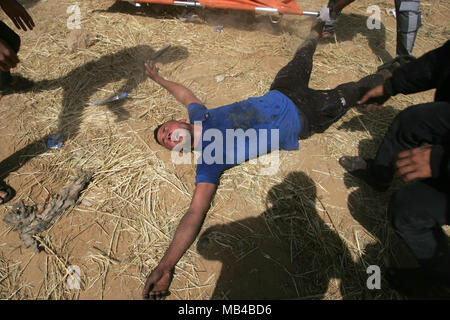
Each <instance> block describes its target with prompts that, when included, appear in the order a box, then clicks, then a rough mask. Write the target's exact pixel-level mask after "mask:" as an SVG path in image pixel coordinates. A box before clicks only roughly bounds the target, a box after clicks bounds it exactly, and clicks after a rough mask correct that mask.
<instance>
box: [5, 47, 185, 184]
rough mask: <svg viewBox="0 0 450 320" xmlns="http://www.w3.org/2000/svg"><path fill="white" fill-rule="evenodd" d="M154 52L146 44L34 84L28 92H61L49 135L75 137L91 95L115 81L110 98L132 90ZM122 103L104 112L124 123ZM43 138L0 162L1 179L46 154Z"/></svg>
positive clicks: (165, 59) (165, 58)
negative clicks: (55, 119)
mask: <svg viewBox="0 0 450 320" xmlns="http://www.w3.org/2000/svg"><path fill="white" fill-rule="evenodd" d="M154 53H155V50H153V49H152V48H151V47H150V46H148V45H139V46H135V47H130V48H126V49H122V50H120V51H118V52H116V53H111V54H108V55H104V56H102V57H100V58H99V59H97V60H93V61H90V62H88V63H86V64H84V65H82V66H80V67H78V68H75V69H73V70H72V71H70V72H69V73H67V74H66V75H65V76H63V77H61V78H58V79H52V80H42V81H39V82H36V83H35V85H34V87H33V88H32V89H31V90H33V91H36V92H39V91H46V90H54V89H58V88H61V89H62V90H63V93H62V96H63V97H62V107H61V111H60V113H59V116H58V123H57V128H55V129H54V130H53V132H52V133H61V134H63V136H64V140H68V139H71V138H73V137H74V136H76V135H77V134H78V131H79V129H80V124H81V117H82V113H83V110H84V108H85V107H86V106H88V105H89V104H90V101H89V99H90V98H91V96H92V95H93V94H94V93H96V92H97V91H98V90H99V89H101V88H102V87H104V86H105V85H107V84H109V83H114V82H119V81H122V82H123V84H122V85H121V86H120V87H118V88H117V89H116V90H115V91H116V92H115V93H114V94H112V95H111V96H114V95H115V94H120V93H123V92H130V91H132V90H133V89H135V88H136V87H137V86H138V85H139V84H140V83H142V82H144V81H146V76H145V74H144V62H145V61H147V60H148V59H150V58H151V57H152V55H153V54H154ZM187 56H188V51H187V49H186V48H185V47H182V46H173V47H170V48H168V49H167V50H166V51H165V52H164V54H163V55H161V56H160V57H158V58H157V59H155V60H154V61H156V62H158V63H162V64H165V63H170V62H173V61H177V60H180V59H185V58H187ZM124 103H125V100H118V101H114V102H110V103H108V104H107V107H108V109H109V110H110V111H111V112H112V113H113V114H114V115H115V116H116V121H124V120H127V119H128V118H129V117H130V113H129V112H128V110H126V109H125V108H124V107H123V105H124ZM47 138H48V136H43V137H42V138H41V139H37V140H36V141H34V142H32V143H30V144H28V145H27V146H25V147H23V148H22V149H20V150H18V151H16V152H15V153H14V154H12V155H11V156H9V157H8V158H6V159H4V160H3V161H2V162H1V163H0V174H1V176H0V178H2V179H3V178H5V177H6V176H7V175H8V174H9V173H10V172H12V171H14V170H16V169H17V168H19V167H21V166H23V165H24V164H25V163H26V162H27V161H28V160H30V159H31V158H33V157H35V156H37V155H39V154H42V153H44V152H46V151H47V150H48V149H47V146H46V141H47Z"/></svg>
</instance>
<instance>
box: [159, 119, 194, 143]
mask: <svg viewBox="0 0 450 320" xmlns="http://www.w3.org/2000/svg"><path fill="white" fill-rule="evenodd" d="M190 134H191V125H190V124H188V123H186V121H184V120H181V121H174V120H173V121H168V122H166V123H164V124H163V125H162V126H161V128H159V130H158V133H157V135H156V136H157V139H158V142H159V143H160V144H161V145H163V146H164V147H166V148H167V149H169V150H172V149H173V148H174V147H175V146H177V145H178V144H179V143H187V144H188V145H187V146H186V147H190V146H191V136H190ZM187 135H189V136H187Z"/></svg>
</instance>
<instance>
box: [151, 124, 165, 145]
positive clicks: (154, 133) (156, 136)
mask: <svg viewBox="0 0 450 320" xmlns="http://www.w3.org/2000/svg"><path fill="white" fill-rule="evenodd" d="M163 124H164V123H162V124H160V125H159V126H157V127H156V129H155V130H154V131H153V135H154V136H155V140H156V142H157V143H158V144H159V145H160V146H162V144H161V143H159V141H158V131H159V129H161V127H162V126H163Z"/></svg>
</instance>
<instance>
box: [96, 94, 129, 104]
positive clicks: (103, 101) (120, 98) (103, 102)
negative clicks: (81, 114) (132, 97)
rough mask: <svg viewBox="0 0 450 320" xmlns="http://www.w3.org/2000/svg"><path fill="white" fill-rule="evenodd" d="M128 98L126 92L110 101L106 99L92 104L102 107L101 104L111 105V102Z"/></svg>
mask: <svg viewBox="0 0 450 320" xmlns="http://www.w3.org/2000/svg"><path fill="white" fill-rule="evenodd" d="M126 98H128V94H127V93H126V92H124V93H122V94H118V95H116V96H114V97H111V98H108V99H104V100H92V101H91V103H92V104H95V105H100V104H105V103H109V102H113V101H117V100H122V99H126Z"/></svg>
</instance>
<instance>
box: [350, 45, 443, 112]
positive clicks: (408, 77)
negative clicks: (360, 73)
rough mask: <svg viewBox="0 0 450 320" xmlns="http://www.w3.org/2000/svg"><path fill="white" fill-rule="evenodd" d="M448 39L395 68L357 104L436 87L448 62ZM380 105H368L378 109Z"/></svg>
mask: <svg viewBox="0 0 450 320" xmlns="http://www.w3.org/2000/svg"><path fill="white" fill-rule="evenodd" d="M449 56H450V40H449V41H447V42H446V43H445V44H444V45H443V46H442V47H439V48H437V49H434V50H432V51H429V52H427V53H426V54H424V55H423V56H421V57H420V58H419V59H417V60H414V61H411V62H409V63H407V64H405V65H404V66H403V67H400V68H398V69H395V70H394V72H393V73H392V76H391V77H390V78H387V79H386V81H385V82H384V84H381V85H379V86H377V87H375V88H373V89H372V90H369V91H368V92H367V93H366V94H365V95H364V97H362V98H361V100H360V101H358V104H366V103H367V102H368V101H369V100H370V99H376V98H384V99H387V98H388V97H391V96H395V95H396V94H398V93H403V94H410V93H416V92H421V91H425V90H429V89H433V88H436V86H437V81H438V78H439V74H440V73H441V72H442V70H445V68H448V67H446V65H448V64H449V60H448V57H449ZM379 107H380V106H369V108H368V109H369V110H370V108H372V109H375V110H376V109H378V108H379Z"/></svg>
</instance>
